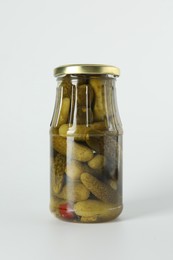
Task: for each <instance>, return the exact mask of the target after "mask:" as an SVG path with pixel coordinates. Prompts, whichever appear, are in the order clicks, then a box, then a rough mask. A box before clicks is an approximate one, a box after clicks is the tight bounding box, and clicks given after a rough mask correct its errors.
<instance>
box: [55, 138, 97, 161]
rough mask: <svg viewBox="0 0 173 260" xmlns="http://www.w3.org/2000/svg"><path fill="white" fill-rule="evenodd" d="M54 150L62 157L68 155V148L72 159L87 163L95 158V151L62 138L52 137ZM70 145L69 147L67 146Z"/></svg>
mask: <svg viewBox="0 0 173 260" xmlns="http://www.w3.org/2000/svg"><path fill="white" fill-rule="evenodd" d="M52 144H53V148H54V149H55V150H56V151H58V152H59V153H60V154H62V155H66V153H67V148H68V151H70V152H69V153H70V154H69V155H70V156H71V158H72V159H75V160H78V161H82V162H87V161H90V160H91V159H92V158H93V156H94V155H93V151H92V150H91V149H90V148H88V147H87V146H85V145H82V144H78V143H76V142H72V141H69V142H68V143H67V140H66V139H65V138H63V137H61V136H58V135H57V136H52ZM67 144H68V145H67Z"/></svg>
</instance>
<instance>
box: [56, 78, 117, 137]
mask: <svg viewBox="0 0 173 260" xmlns="http://www.w3.org/2000/svg"><path fill="white" fill-rule="evenodd" d="M57 82H58V87H57V96H56V103H55V109H54V115H53V120H52V126H53V127H57V126H58V121H59V116H60V110H61V105H62V104H63V100H65V99H69V100H70V108H69V115H68V119H67V122H66V123H67V124H69V125H70V126H71V127H73V126H74V127H75V126H76V125H85V126H86V127H89V126H90V124H93V123H95V122H104V123H105V126H106V128H107V130H109V131H116V132H117V133H118V134H121V132H122V127H121V121H120V118H119V113H118V107H117V102H116V89H115V84H116V77H114V76H112V75H66V76H62V77H58V78H57Z"/></svg>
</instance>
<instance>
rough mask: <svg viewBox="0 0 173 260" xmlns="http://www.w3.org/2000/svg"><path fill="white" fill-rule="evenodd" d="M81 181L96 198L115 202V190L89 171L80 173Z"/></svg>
mask: <svg viewBox="0 0 173 260" xmlns="http://www.w3.org/2000/svg"><path fill="white" fill-rule="evenodd" d="M81 182H82V183H83V184H84V185H85V187H86V188H87V189H88V190H89V191H90V192H91V193H92V194H94V195H95V197H96V198H98V199H100V200H102V201H104V202H111V203H116V202H117V199H118V198H117V191H116V190H114V189H112V188H111V187H110V186H109V185H108V184H105V183H103V182H102V181H100V180H98V179H97V178H95V177H94V176H92V175H91V174H89V173H82V174H81Z"/></svg>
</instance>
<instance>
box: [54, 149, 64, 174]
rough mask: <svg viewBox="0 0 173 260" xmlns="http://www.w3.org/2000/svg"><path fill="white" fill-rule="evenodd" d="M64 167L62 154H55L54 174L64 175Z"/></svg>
mask: <svg viewBox="0 0 173 260" xmlns="http://www.w3.org/2000/svg"><path fill="white" fill-rule="evenodd" d="M65 167H66V158H65V156H63V155H62V154H59V153H58V154H57V155H56V157H55V159H54V165H53V170H54V173H55V175H64V172H65Z"/></svg>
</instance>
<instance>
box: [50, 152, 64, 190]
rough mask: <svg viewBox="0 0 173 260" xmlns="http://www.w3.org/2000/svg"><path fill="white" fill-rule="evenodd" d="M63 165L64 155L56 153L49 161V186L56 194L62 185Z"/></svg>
mask: <svg viewBox="0 0 173 260" xmlns="http://www.w3.org/2000/svg"><path fill="white" fill-rule="evenodd" d="M65 167H66V159H65V156H63V155H61V154H57V155H56V157H55V158H54V160H53V161H52V163H51V187H52V191H53V193H54V194H55V195H56V194H58V193H59V192H60V191H61V189H62V187H63V182H64V172H65Z"/></svg>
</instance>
